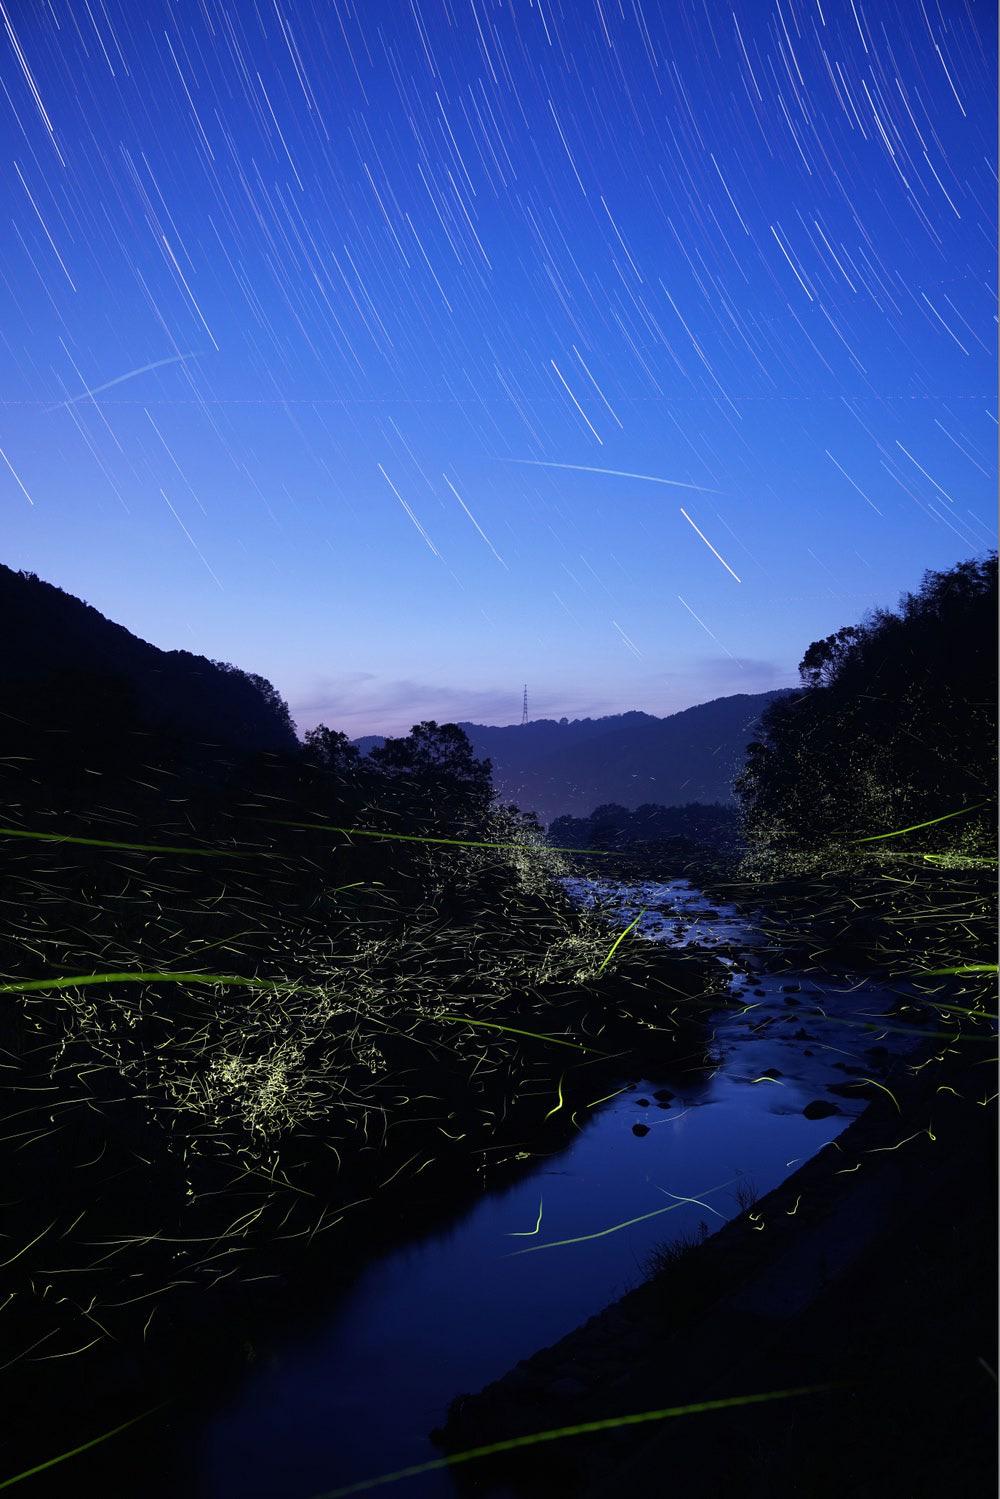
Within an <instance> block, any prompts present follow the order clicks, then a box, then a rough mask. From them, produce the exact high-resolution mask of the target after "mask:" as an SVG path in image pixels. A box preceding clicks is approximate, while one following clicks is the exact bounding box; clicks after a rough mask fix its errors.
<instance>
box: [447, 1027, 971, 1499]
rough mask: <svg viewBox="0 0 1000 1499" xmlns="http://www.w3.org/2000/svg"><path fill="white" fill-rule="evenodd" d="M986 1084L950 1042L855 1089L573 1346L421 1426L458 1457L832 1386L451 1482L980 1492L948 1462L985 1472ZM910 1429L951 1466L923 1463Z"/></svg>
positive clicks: (486, 1490)
mask: <svg viewBox="0 0 1000 1499" xmlns="http://www.w3.org/2000/svg"><path fill="white" fill-rule="evenodd" d="M973 1046H974V1047H975V1043H973ZM954 1049H955V1050H959V1048H954ZM979 1051H980V1048H978V1047H975V1052H979ZM984 1060H985V1061H986V1065H983V1062H984ZM994 1076H995V1074H994V1070H993V1068H992V1067H991V1066H990V1065H989V1064H988V1058H984V1057H983V1056H982V1055H981V1054H978V1055H977V1054H973V1051H972V1049H971V1048H968V1047H967V1048H965V1050H964V1052H963V1055H962V1056H961V1057H955V1056H953V1055H948V1054H947V1051H945V1052H942V1053H940V1054H939V1055H938V1057H937V1058H932V1059H931V1060H930V1061H928V1062H927V1063H926V1065H923V1066H920V1067H918V1068H916V1069H914V1070H913V1072H912V1073H911V1075H910V1076H908V1077H900V1078H896V1077H894V1078H892V1079H890V1080H888V1082H887V1083H886V1084H885V1086H887V1087H888V1088H889V1089H890V1090H891V1093H892V1095H893V1096H892V1097H890V1096H889V1094H888V1093H886V1092H883V1091H882V1089H881V1088H871V1089H869V1090H868V1091H869V1092H870V1093H871V1094H872V1095H873V1097H872V1101H871V1102H870V1103H869V1105H868V1107H867V1109H866V1110H865V1112H864V1113H863V1114H862V1115H861V1116H860V1118H858V1119H857V1120H856V1121H855V1122H854V1123H853V1124H851V1125H850V1126H849V1127H848V1129H847V1130H846V1131H844V1133H843V1134H841V1135H840V1136H839V1137H838V1139H837V1140H836V1141H834V1142H833V1144H831V1145H828V1146H826V1147H825V1148H824V1149H822V1150H821V1151H820V1152H819V1154H818V1155H817V1156H815V1157H814V1159H813V1160H812V1161H810V1162H809V1163H808V1164H806V1165H805V1166H803V1167H802V1168H801V1169H800V1170H799V1171H798V1172H796V1173H795V1175H794V1176H792V1177H790V1178H789V1179H788V1180H787V1181H786V1182H785V1183H784V1184H783V1185H782V1186H781V1187H779V1188H778V1189H777V1190H776V1191H774V1192H772V1193H770V1194H768V1196H767V1197H765V1198H764V1199H763V1200H762V1201H761V1202H759V1203H756V1204H754V1205H753V1206H752V1207H750V1208H749V1210H748V1211H747V1212H746V1213H744V1214H743V1215H742V1216H741V1217H740V1218H738V1219H735V1220H734V1221H733V1222H732V1223H730V1224H729V1225H727V1226H726V1227H725V1228H723V1229H721V1230H720V1232H719V1233H718V1234H716V1235H715V1236H714V1237H713V1238H711V1239H709V1240H707V1241H706V1242H705V1243H703V1244H702V1245H700V1246H693V1247H691V1248H690V1249H689V1250H688V1251H687V1252H686V1253H682V1254H680V1255H679V1256H677V1257H675V1258H674V1259H673V1262H672V1264H670V1265H669V1266H668V1268H667V1269H666V1270H665V1271H664V1272H663V1273H661V1274H659V1275H657V1276H654V1277H653V1278H652V1279H651V1280H649V1281H647V1282H646V1283H645V1284H644V1285H642V1286H640V1287H639V1288H638V1289H637V1290H635V1291H633V1292H631V1293H630V1294H629V1295H627V1296H625V1297H623V1298H622V1299H621V1300H620V1301H619V1302H617V1303H616V1304H615V1305H614V1306H612V1307H610V1308H608V1309H607V1310H606V1311H605V1312H603V1313H601V1314H600V1315H599V1316H597V1317H595V1318H592V1319H591V1320H590V1321H589V1322H587V1323H586V1324H585V1325H584V1326H583V1327H581V1328H580V1329H578V1330H577V1331H576V1332H574V1333H572V1334H571V1335H570V1336H569V1337H568V1338H565V1339H562V1340H561V1341H560V1342H559V1343H557V1344H555V1345H554V1346H552V1347H551V1348H548V1349H545V1350H543V1351H541V1352H540V1353H538V1354H536V1355H535V1356H534V1357H533V1358H531V1359H528V1360H525V1361H524V1362H523V1363H521V1364H519V1365H518V1366H517V1368H516V1369H514V1370H512V1371H511V1372H510V1373H509V1374H508V1375H506V1376H505V1377H504V1378H502V1379H501V1380H499V1381H497V1382H496V1383H495V1384H493V1385H491V1386H489V1387H488V1388H487V1389H485V1390H483V1391H482V1392H481V1394H479V1395H474V1396H466V1397H462V1398H460V1399H459V1400H457V1401H456V1402H455V1403H454V1405H453V1407H452V1410H451V1412H450V1415H449V1419H448V1422H447V1424H446V1426H445V1427H444V1429H443V1430H442V1431H441V1432H440V1433H439V1434H438V1435H439V1439H440V1442H441V1445H442V1447H443V1449H444V1450H445V1451H450V1452H458V1451H461V1450H463V1449H468V1448H470V1447H475V1446H479V1445H482V1444H485V1443H489V1442H493V1441H500V1440H505V1439H508V1438H510V1437H512V1436H518V1435H522V1434H527V1433H530V1432H537V1431H543V1430H546V1429H553V1428H562V1427H566V1426H573V1425H578V1424H582V1423H586V1422H591V1421H603V1420H607V1419H608V1418H614V1417H616V1416H625V1415H630V1414H634V1413H638V1412H642V1411H650V1410H656V1409H663V1408H668V1407H672V1406H676V1405H688V1404H691V1403H696V1402H702V1401H708V1400H715V1399H724V1398H726V1397H730V1396H739V1395H745V1394H758V1393H763V1392H768V1391H774V1390H782V1389H789V1388H792V1387H799V1386H803V1385H832V1386H836V1387H837V1388H835V1389H832V1390H830V1391H829V1392H828V1393H825V1394H823V1395H816V1396H807V1397H800V1398H798V1399H796V1400H794V1401H793V1400H788V1401H781V1402H778V1403H776V1405H775V1406H774V1407H773V1409H768V1408H767V1407H752V1408H746V1409H743V1410H736V1411H731V1412H727V1413H721V1412H718V1413H713V1414H704V1415H701V1416H692V1417H690V1418H686V1419H684V1420H678V1421H675V1422H671V1423H670V1424H669V1428H668V1427H667V1426H665V1425H663V1424H660V1423H653V1424H651V1425H649V1426H640V1427H636V1428H631V1429H629V1428H623V1429H619V1430H617V1431H611V1432H605V1433H602V1434H600V1435H589V1436H580V1437H577V1438H571V1439H567V1440H564V1441H561V1442H557V1443H553V1444H551V1445H545V1446H543V1447H533V1448H530V1449H528V1450H527V1453H526V1454H524V1455H521V1456H520V1457H519V1458H517V1457H513V1456H511V1457H508V1458H507V1459H506V1460H504V1461H503V1463H502V1464H501V1463H499V1461H498V1460H494V1463H493V1466H491V1468H490V1469H489V1470H487V1469H485V1468H484V1466H483V1465H482V1464H478V1463H477V1464H470V1465H469V1467H468V1469H465V1468H458V1469H456V1470H455V1477H456V1480H457V1481H458V1482H459V1484H460V1486H461V1487H462V1489H463V1491H465V1490H466V1489H467V1490H468V1492H470V1493H472V1492H475V1493H477V1494H481V1495H493V1494H495V1495H497V1496H500V1495H504V1496H508V1495H515V1494H516V1495H518V1496H520V1495H524V1496H532V1499H534V1496H539V1499H540V1496H541V1495H543V1494H545V1495H549V1496H551V1495H566V1496H570V1495H572V1496H584V1495H586V1496H588V1499H589V1496H595V1499H596V1496H597V1495H598V1494H606V1493H607V1492H609V1491H613V1490H617V1489H618V1488H620V1487H623V1486H625V1487H628V1488H630V1489H632V1490H633V1491H645V1492H651V1491H652V1492H656V1491H659V1490H662V1489H663V1488H664V1487H666V1486H667V1483H668V1480H669V1486H670V1487H671V1488H673V1487H679V1488H682V1489H683V1491H684V1492H685V1494H687V1495H690V1496H702V1495H704V1496H705V1499H708V1496H710V1495H714V1494H717V1493H724V1492H727V1490H728V1489H729V1488H730V1487H739V1488H740V1489H741V1491H742V1492H747V1493H753V1494H755V1495H756V1494H758V1493H759V1494H761V1495H763V1494H764V1493H765V1492H767V1493H770V1494H774V1493H779V1494H802V1495H803V1496H806V1495H808V1496H813V1495H820V1494H827V1493H829V1494H831V1495H833V1494H835V1493H836V1494H843V1493H845V1492H849V1493H851V1494H852V1495H854V1494H857V1495H862V1494H864V1495H868V1494H872V1495H875V1494H881V1495H884V1494H885V1493H887V1492H891V1493H898V1494H901V1495H903V1494H905V1495H907V1496H917V1495H921V1496H922V1495H924V1494H925V1493H926V1494H928V1495H930V1494H940V1493H942V1492H952V1493H963V1494H964V1493H968V1494H973V1493H977V1492H980V1491H982V1492H991V1491H992V1489H991V1488H989V1487H988V1486H987V1485H986V1483H983V1482H978V1483H971V1486H968V1487H965V1486H961V1484H960V1485H959V1486H958V1487H956V1486H955V1483H954V1481H951V1482H946V1481H945V1473H946V1472H950V1473H951V1474H961V1473H964V1474H966V1475H969V1477H970V1480H971V1478H973V1477H975V1478H977V1479H978V1480H983V1479H984V1478H988V1475H989V1472H990V1464H991V1463H992V1461H993V1450H994V1449H993V1446H992V1445H991V1443H990V1426H989V1413H990V1411H991V1410H992V1408H993V1403H994V1402H995V1362H993V1361H992V1357H991V1350H992V1349H993V1347H994V1343H995V1338H994V1325H995V1307H994V1304H993V1301H992V1300H991V1298H992V1296H993V1290H994V1278H993V1271H992V1268H991V1266H992V1264H993V1260H994V1243H995V1237H994V1235H995V1212H994V1209H993V1203H994V1200H995V1181H996V1169H995V1127H996V1109H995V1084H994ZM991 1095H994V1097H993V1099H992V1100H991V1097H990V1096H991ZM980 1360H983V1361H985V1363H986V1364H989V1365H991V1368H992V1369H993V1374H992V1376H991V1374H990V1371H989V1370H988V1369H987V1368H985V1367H984V1366H983V1363H981V1362H980ZM873 1411H875V1412H880V1413H881V1414H880V1415H879V1416H877V1417H872V1414H871V1413H872V1412H873ZM859 1412H864V1413H865V1417H864V1419H863V1420H859ZM949 1412H950V1413H951V1421H950V1424H949V1422H948V1420H947V1414H948V1413H949ZM942 1415H944V1416H945V1418H946V1419H944V1420H943V1421H942V1419H941V1418H942ZM959 1418H960V1419H959ZM893 1419H895V1420H896V1421H898V1423H899V1430H898V1434H897V1431H894V1430H893V1425H892V1423H893ZM922 1422H926V1423H927V1424H926V1429H927V1430H933V1431H934V1432H935V1440H936V1442H937V1450H938V1451H941V1450H945V1451H946V1453H947V1464H948V1465H950V1466H949V1467H946V1466H945V1465H944V1464H943V1463H942V1462H941V1461H940V1460H934V1461H932V1460H931V1454H930V1453H929V1452H928V1451H926V1450H925V1448H926V1445H927V1444H926V1443H925V1442H924V1441H923V1439H922V1431H923V1429H924V1427H923V1426H922ZM911 1427H912V1429H911ZM887 1455H888V1458H889V1462H888V1466H889V1468H890V1469H891V1475H890V1474H887V1471H886V1469H887V1462H886V1459H887Z"/></svg>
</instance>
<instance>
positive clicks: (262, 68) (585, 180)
mask: <svg viewBox="0 0 1000 1499" xmlns="http://www.w3.org/2000/svg"><path fill="white" fill-rule="evenodd" d="M0 20H2V26H0V84H2V88H3V97H2V99H0V119H2V121H3V126H2V136H0V146H2V154H3V160H4V168H5V169H4V171H3V173H2V179H0V200H2V201H0V212H2V222H3V224H4V225H5V229H4V232H3V235H2V242H0V269H2V277H3V281H2V287H0V298H2V317H0V457H2V459H3V464H2V465H0V518H2V519H0V524H2V531H3V537H4V548H3V554H4V560H5V561H6V562H7V563H8V564H9V565H11V566H15V567H24V568H30V569H31V570H33V571H35V572H37V573H39V574H40V575H41V576H43V577H45V578H47V579H49V580H50V581H52V582H54V583H57V584H59V585H60V586H61V587H63V588H66V589H68V590H69V591H71V592H74V593H77V594H79V595H80V596H82V597H84V598H86V599H87V600H88V601H89V602H91V603H93V604H94V605H95V606H96V607H98V608H99V609H101V610H102V612H104V613H105V614H108V615H110V616H111V617H112V618H114V619H117V620H120V621H121V622H122V623H123V624H125V625H126V626H127V627H128V628H129V629H131V630H133V631H135V632H136V633H138V634H140V635H142V636H144V637H145V638H148V639H151V640H153V641H154V642H155V643H157V644H159V645H163V646H167V647H185V648H187V649H189V650H194V651H198V652H201V653H204V654H206V655H209V656H211V657H213V658H224V659H228V660H234V661H237V662H239V663H240V664H241V665H244V666H246V667H248V668H250V669H252V670H255V671H260V672H262V673H264V674H265V675H267V676H268V677H270V678H271V679H272V680H273V681H274V682H275V683H276V685H277V686H278V687H279V689H280V690H281V691H282V692H283V693H284V694H285V695H286V696H287V697H288V698H289V700H290V702H291V705H292V708H293V711H294V713H295V716H296V719H297V721H298V723H299V725H300V727H309V726H310V725H311V724H313V723H315V722H316V721H317V720H319V719H324V720H325V721H326V722H329V723H331V724H335V725H337V726H339V727H343V728H345V729H347V730H348V731H351V732H356V733H363V732H367V731H376V732H377V731H380V730H390V731H392V730H398V729H400V728H406V727H408V726H409V725H410V724H411V723H412V722H414V721H415V720H416V719H418V718H421V717H425V716H433V717H436V718H438V719H442V720H443V719H448V718H473V719H486V720H492V721H499V722H509V721H512V720H515V719H517V718H518V716H519V712H520V693H521V684H522V683H523V682H524V681H525V680H528V681H530V682H531V684H532V688H531V690H532V704H533V708H534V710H535V712H536V713H537V714H538V715H552V716H560V715H562V714H564V713H566V714H570V715H571V716H572V715H573V714H574V713H600V712H613V711H621V710H624V709H628V708H634V707H639V708H643V709H646V710H647V711H651V712H655V713H666V712H671V711H674V710H676V709H678V708H682V707H685V706H687V705H689V704H690V703H694V702H699V701H704V700H705V699H706V698H711V697H717V696H721V695H723V694H724V693H730V692H739V691H751V692H753V691H760V690H764V689H767V688H770V687H774V686H781V685H786V684H789V683H791V682H792V681H794V680H795V675H794V667H795V663H796V662H797V660H798V659H799V656H800V655H801V654H802V651H803V650H804V649H805V647H806V645H808V643H809V641H810V640H813V639H816V638H818V637H820V636H822V635H825V634H827V633H829V632H830V631H832V630H833V629H836V628H837V627H838V626H840V625H842V624H843V623H844V621H845V620H847V619H853V618H856V617H857V616H858V615H859V613H861V612H862V611H863V610H864V609H866V608H868V607H871V606H873V605H876V604H892V603H893V602H894V600H895V597H896V595H897V594H898V593H899V591H900V590H901V589H904V588H909V587H912V586H914V585H915V584H916V583H917V581H918V580H919V577H920V574H921V573H922V571H923V570H924V568H927V567H947V566H950V565H951V564H953V563H954V562H955V561H956V560H958V559H960V558H964V557H970V556H984V555H985V554H986V552H987V551H989V550H990V548H991V547H992V545H993V538H994V534H995V533H994V519H993V502H994V491H995V478H996V466H995V451H996V435H997V428H996V386H995V327H996V318H995V309H996V288H995V281H994V277H995V265H996V181H997V179H996V153H995V128H994V123H995V108H996V104H995V100H996V80H995V50H996V20H995V14H994V8H993V7H992V6H991V5H989V4H987V3H985V0H907V3H887V0H881V3H874V0H846V3H841V0H823V3H820V0H773V3H765V0H740V3H738V4H737V5H736V6H735V8H734V7H733V6H732V5H731V3H728V0H727V3H722V4H714V3H712V0H671V3H669V4H666V3H661V4H653V3H651V0H565V3H562V4H560V3H559V0H370V3H366V0H358V3H353V4H352V3H349V0H327V3H319V0H259V3H256V4H237V3H230V4H218V3H214V0H177V3H164V0H145V3H143V4H141V5H138V4H133V3H129V0H84V3H76V0H71V3H66V0H0ZM681 502H683V508H681ZM713 554H714V555H713ZM720 564H721V565H720Z"/></svg>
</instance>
